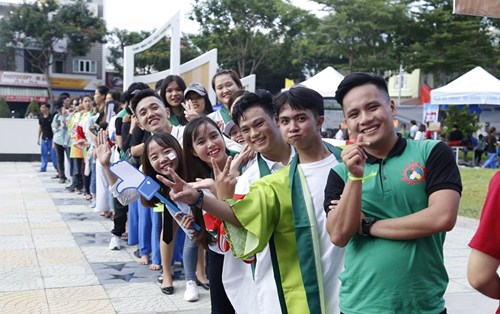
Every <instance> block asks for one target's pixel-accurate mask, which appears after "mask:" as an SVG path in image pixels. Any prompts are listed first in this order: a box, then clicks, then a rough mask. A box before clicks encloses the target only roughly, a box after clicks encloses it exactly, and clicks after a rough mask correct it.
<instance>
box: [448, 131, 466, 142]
mask: <svg viewBox="0 0 500 314" xmlns="http://www.w3.org/2000/svg"><path fill="white" fill-rule="evenodd" d="M463 139H464V135H463V134H462V132H460V130H453V131H451V132H450V135H449V136H448V141H450V142H458V141H461V140H463Z"/></svg>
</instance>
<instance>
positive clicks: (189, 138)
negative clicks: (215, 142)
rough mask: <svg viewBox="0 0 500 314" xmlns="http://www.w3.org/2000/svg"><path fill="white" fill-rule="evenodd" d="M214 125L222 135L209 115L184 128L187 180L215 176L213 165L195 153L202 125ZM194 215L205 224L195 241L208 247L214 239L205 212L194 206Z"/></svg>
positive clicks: (184, 159)
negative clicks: (204, 220)
mask: <svg viewBox="0 0 500 314" xmlns="http://www.w3.org/2000/svg"><path fill="white" fill-rule="evenodd" d="M209 124H211V125H213V126H214V127H215V129H217V131H218V132H219V134H220V136H221V137H222V132H221V131H220V129H219V127H218V126H217V124H216V123H215V122H214V121H213V120H212V119H210V118H208V117H199V118H196V119H193V120H191V121H189V123H188V124H187V125H186V127H185V128H184V134H183V139H182V146H183V147H184V152H185V154H184V158H183V164H184V169H185V170H186V172H185V174H186V175H185V180H186V181H187V182H194V181H196V179H197V178H201V179H206V178H212V177H213V171H212V168H211V165H209V164H207V163H205V162H204V161H203V160H201V159H200V158H199V157H197V156H195V155H194V147H193V140H194V139H195V138H197V137H198V135H199V131H198V130H199V128H200V126H203V125H204V126H205V127H206V126H208V125H209ZM191 210H192V212H193V217H194V219H195V222H196V223H198V224H200V226H203V228H202V229H203V232H199V233H198V234H196V236H195V239H194V240H195V243H198V244H200V245H202V246H203V247H204V248H205V249H208V245H209V244H210V243H211V242H213V241H214V239H213V238H212V236H211V235H210V234H209V233H208V232H207V231H206V229H205V224H204V222H203V212H202V211H201V210H200V209H198V208H192V209H191Z"/></svg>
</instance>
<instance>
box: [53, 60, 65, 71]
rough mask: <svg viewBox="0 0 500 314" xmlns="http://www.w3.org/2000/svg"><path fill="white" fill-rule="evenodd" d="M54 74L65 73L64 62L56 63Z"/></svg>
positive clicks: (58, 61)
mask: <svg viewBox="0 0 500 314" xmlns="http://www.w3.org/2000/svg"><path fill="white" fill-rule="evenodd" d="M54 73H64V61H62V60H56V61H55V62H54Z"/></svg>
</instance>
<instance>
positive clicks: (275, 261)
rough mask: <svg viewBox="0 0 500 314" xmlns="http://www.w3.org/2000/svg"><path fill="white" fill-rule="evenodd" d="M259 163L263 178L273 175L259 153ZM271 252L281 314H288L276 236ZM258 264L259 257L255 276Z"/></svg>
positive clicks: (270, 241)
mask: <svg viewBox="0 0 500 314" xmlns="http://www.w3.org/2000/svg"><path fill="white" fill-rule="evenodd" d="M257 162H258V164H259V173H260V177H261V178H262V177H265V176H267V175H269V174H271V171H270V170H269V167H268V166H267V163H266V162H265V161H264V159H262V156H261V155H260V153H257ZM269 251H270V255H271V265H272V267H273V273H274V281H275V282H276V290H277V291H278V300H279V301H280V307H281V313H282V314H286V313H288V309H287V307H286V301H285V293H284V292H283V286H282V284H281V283H282V280H281V275H280V274H281V272H280V266H279V264H278V257H277V254H276V244H275V243H274V235H271V238H269ZM256 263H257V257H256V258H255V262H253V263H252V264H251V266H252V274H255V264H256Z"/></svg>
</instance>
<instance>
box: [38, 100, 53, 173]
mask: <svg viewBox="0 0 500 314" xmlns="http://www.w3.org/2000/svg"><path fill="white" fill-rule="evenodd" d="M52 119H53V116H52V114H50V112H49V105H47V104H45V103H43V104H41V105H40V117H39V118H38V125H39V127H38V137H37V144H38V145H40V148H41V158H40V159H41V160H40V161H41V165H40V172H45V171H47V164H48V163H49V157H50V159H51V160H52V164H53V165H54V169H55V170H56V171H57V156H56V151H55V149H54V148H53V147H52V138H53V136H54V133H52V126H51V124H52Z"/></svg>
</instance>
